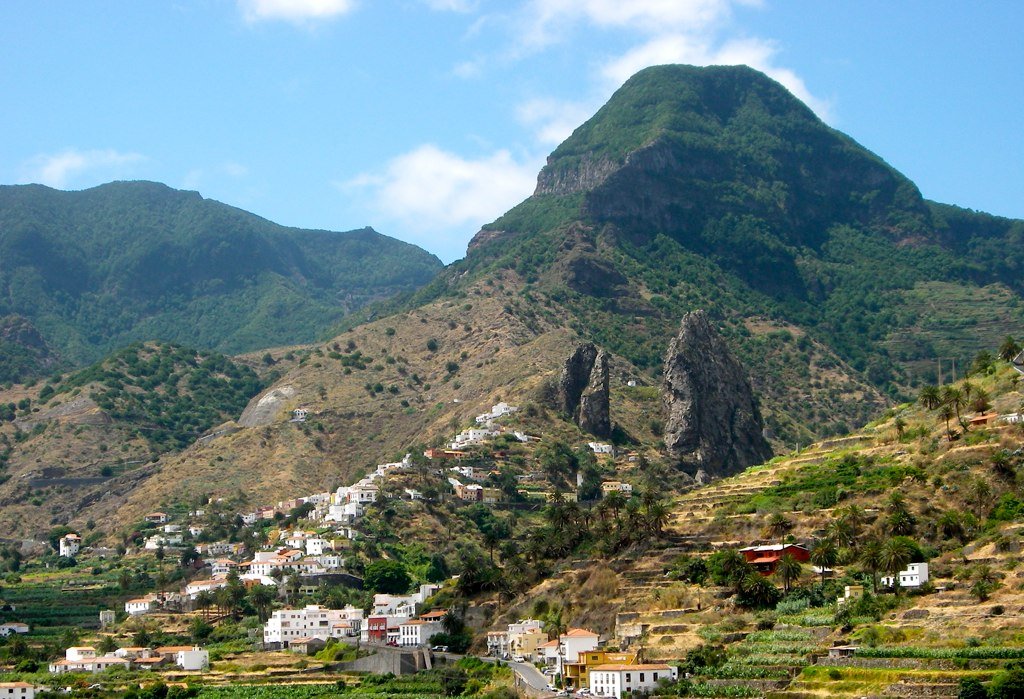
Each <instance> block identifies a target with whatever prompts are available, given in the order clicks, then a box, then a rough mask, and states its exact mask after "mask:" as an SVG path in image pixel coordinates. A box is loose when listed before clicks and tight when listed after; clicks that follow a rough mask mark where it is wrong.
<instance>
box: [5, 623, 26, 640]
mask: <svg viewBox="0 0 1024 699" xmlns="http://www.w3.org/2000/svg"><path fill="white" fill-rule="evenodd" d="M28 631H29V627H28V624H24V623H22V622H20V621H8V622H5V623H3V624H0V636H4V637H7V636H10V635H12V634H16V633H28Z"/></svg>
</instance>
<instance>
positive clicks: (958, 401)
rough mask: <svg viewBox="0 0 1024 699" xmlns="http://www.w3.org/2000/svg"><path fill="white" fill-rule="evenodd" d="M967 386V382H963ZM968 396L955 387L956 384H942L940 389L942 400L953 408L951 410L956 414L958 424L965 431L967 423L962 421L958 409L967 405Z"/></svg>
mask: <svg viewBox="0 0 1024 699" xmlns="http://www.w3.org/2000/svg"><path fill="white" fill-rule="evenodd" d="M964 383H965V384H966V385H967V386H970V384H969V383H967V382H964ZM967 401H968V397H967V394H966V393H965V392H964V391H963V390H961V389H959V388H957V387H956V386H944V387H943V389H942V402H943V403H945V404H946V405H948V406H949V407H951V408H953V412H954V413H955V414H956V421H957V422H959V423H960V426H961V427H962V428H964V431H965V432H966V431H967V425H966V424H965V423H964V419H963V416H961V414H960V410H961V409H963V408H965V407H967Z"/></svg>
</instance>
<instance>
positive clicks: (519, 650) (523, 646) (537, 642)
mask: <svg viewBox="0 0 1024 699" xmlns="http://www.w3.org/2000/svg"><path fill="white" fill-rule="evenodd" d="M547 641H548V635H547V634H546V633H544V632H543V631H541V630H540V629H527V630H525V631H523V632H522V633H517V634H512V633H510V634H509V645H510V646H511V647H512V655H518V656H522V657H523V658H526V659H527V660H529V661H537V660H539V659H540V654H539V653H538V652H537V649H538V648H540V647H541V646H542V645H543V644H545V643H547Z"/></svg>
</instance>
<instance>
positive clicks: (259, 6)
mask: <svg viewBox="0 0 1024 699" xmlns="http://www.w3.org/2000/svg"><path fill="white" fill-rule="evenodd" d="M238 8H239V9H240V10H241V11H242V16H243V17H245V20H246V21H247V22H261V21H274V20H283V21H285V22H292V23H293V24H305V23H308V22H312V21H317V20H326V19H333V18H335V17H340V16H341V15H345V14H348V13H349V12H351V11H352V10H353V9H355V2H354V0H238Z"/></svg>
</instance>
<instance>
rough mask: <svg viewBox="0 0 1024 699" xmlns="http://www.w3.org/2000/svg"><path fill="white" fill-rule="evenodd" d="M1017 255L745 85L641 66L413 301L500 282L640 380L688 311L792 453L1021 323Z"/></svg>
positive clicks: (727, 70) (1014, 247)
mask: <svg viewBox="0 0 1024 699" xmlns="http://www.w3.org/2000/svg"><path fill="white" fill-rule="evenodd" d="M1022 252H1024V222H1022V221H1019V220H1009V219H1002V218H998V217H994V216H988V215H985V214H978V213H975V212H972V211H968V210H964V209H958V208H956V207H952V206H947V205H941V204H936V203H933V202H929V201H926V200H925V199H923V198H922V196H921V194H920V192H919V191H918V189H917V188H916V187H915V186H914V184H913V183H912V182H910V181H909V180H908V179H907V178H906V177H904V176H903V175H901V174H900V173H899V172H897V171H896V170H894V169H893V168H892V167H890V166H889V165H888V164H886V163H885V161H883V160H882V159H881V158H879V157H878V156H877V155H875V154H873V153H871V152H870V151H868V150H867V149H865V148H863V147H862V146H860V145H859V144H857V143H856V142H855V141H853V140H852V139H851V138H849V137H848V136H846V135H844V134H842V133H840V132H838V131H836V130H834V129H832V128H830V127H828V126H827V125H826V124H824V123H823V122H822V121H821V120H820V119H818V118H817V117H816V116H815V115H814V113H813V112H812V111H811V110H810V109H808V108H807V107H806V106H805V105H803V104H802V103H801V102H800V101H799V100H797V99H796V98H795V97H793V96H792V95H791V94H790V93H789V92H788V91H787V90H786V89H785V88H783V87H782V86H781V85H779V84H778V83H776V82H774V81H772V80H771V79H769V78H767V77H766V76H764V75H763V74H761V73H759V72H757V71H755V70H752V69H750V68H747V67H743V66H738V67H722V66H716V67H709V68H695V67H691V66H678V65H673V66H658V67H653V68H648V69H645V70H643V71H641V72H640V73H638V74H637V75H635V76H634V77H632V78H630V79H629V80H628V81H627V82H626V83H625V84H624V85H623V86H622V87H621V88H620V89H619V90H618V91H617V92H616V93H615V94H614V95H613V96H612V98H611V99H610V100H609V101H608V103H607V104H606V105H605V106H604V107H602V108H601V109H600V110H599V111H598V112H597V113H596V114H595V115H594V116H593V117H592V118H591V119H590V120H588V121H587V122H586V123H585V124H583V125H582V126H580V127H579V128H578V129H576V131H575V132H574V133H573V134H572V135H571V136H570V137H569V138H568V139H567V140H566V141H565V142H564V143H562V144H561V145H560V146H558V148H557V149H555V151H554V152H553V153H552V154H551V156H550V157H549V158H548V161H547V164H546V165H545V166H544V168H543V170H542V171H541V172H540V175H539V176H538V179H537V188H536V191H535V192H534V194H533V196H531V197H530V198H528V199H527V200H525V201H524V202H522V203H521V204H519V205H518V206H516V207H514V208H513V209H512V210H510V211H509V212H508V213H506V214H505V215H504V216H502V217H500V218H499V219H498V220H496V221H495V222H494V223H492V224H489V225H487V226H484V227H483V229H482V230H481V231H480V232H479V233H478V234H477V235H476V237H475V238H474V239H473V241H472V242H471V243H470V246H469V251H468V254H467V256H466V258H465V259H464V260H462V261H460V262H458V263H456V264H454V265H452V266H451V267H449V268H448V269H447V270H446V271H445V272H444V273H443V274H442V275H440V276H439V277H438V278H437V279H436V280H435V281H434V282H433V283H432V284H430V285H428V287H426V288H425V289H423V290H421V291H420V292H419V293H418V294H417V295H416V296H415V297H414V301H413V304H415V303H419V302H423V301H425V300H428V299H432V298H440V297H444V296H450V295H453V294H458V293H459V292H460V290H461V289H464V288H466V287H467V286H469V285H471V284H473V283H474V282H475V281H477V280H480V279H484V278H486V277H488V276H490V275H493V274H494V273H495V272H496V271H497V270H508V271H510V272H514V273H516V274H517V275H518V276H519V277H520V278H522V279H523V280H524V282H525V283H526V289H525V290H524V296H523V299H522V305H521V307H520V308H521V311H522V313H524V314H526V315H527V316H530V315H533V316H540V315H547V316H552V317H557V318H558V322H564V323H565V324H566V325H568V326H570V327H571V328H573V329H574V330H575V331H576V332H577V333H579V334H580V335H581V336H584V337H586V338H588V339H590V340H592V341H594V342H596V343H597V344H598V345H601V346H602V347H604V348H606V349H608V350H610V351H613V352H615V353H617V354H619V355H620V356H622V357H624V358H626V359H628V360H630V361H632V362H633V363H635V364H636V365H637V366H638V367H640V368H642V369H645V370H648V371H649V372H651V374H652V377H653V376H654V374H655V372H656V371H657V370H658V369H659V368H660V359H661V356H662V354H663V352H664V348H665V346H666V345H667V343H668V340H669V338H671V337H672V335H673V333H674V330H675V327H676V325H677V324H678V322H679V319H680V318H681V317H682V316H683V314H684V313H686V312H688V311H690V310H693V309H696V308H703V309H706V310H707V311H708V313H709V315H710V317H711V318H712V319H714V320H715V321H716V322H718V323H720V324H721V325H722V326H723V327H722V331H723V332H724V333H725V335H726V337H727V338H728V340H729V341H730V342H731V343H732V345H733V346H734V348H735V349H736V350H737V351H738V353H739V354H740V356H741V357H742V358H743V359H744V361H745V363H746V364H747V365H748V368H749V369H750V371H751V374H752V375H753V381H754V384H755V389H757V391H758V392H759V393H760V394H761V396H762V399H763V403H765V404H766V405H767V406H768V408H767V415H766V419H767V421H768V423H769V425H770V426H771V427H772V428H773V430H774V431H775V432H776V434H777V435H778V436H779V437H780V438H781V439H783V440H785V441H789V442H793V441H802V440H806V439H809V438H811V437H813V436H820V435H825V434H830V433H838V432H844V431H846V430H847V429H849V428H850V427H851V426H853V425H857V424H863V423H864V422H865V421H866V420H867V419H868V418H869V417H870V416H871V415H872V414H873V413H875V412H876V411H877V410H878V409H879V408H880V407H881V406H882V405H884V404H885V402H886V401H888V400H892V399H894V398H899V397H901V396H904V395H906V393H907V390H908V387H912V386H915V385H918V384H920V383H922V382H934V381H935V380H936V379H937V376H936V358H945V361H946V364H947V366H948V364H949V359H951V358H955V359H957V360H959V361H960V363H961V366H964V365H965V364H966V363H969V361H970V360H971V358H972V357H973V356H974V354H975V353H976V352H977V351H979V350H981V349H983V348H988V347H992V346H996V345H997V344H998V341H999V339H1001V337H1002V336H1003V335H1005V334H1007V333H1009V332H1013V331H1015V330H1016V329H1017V328H1019V327H1020V326H1021V325H1022V323H1024V311H1022V306H1021V292H1022V291H1024V286H1022V284H1021V277H1020V275H1019V260H1020V258H1021V253H1022ZM947 371H948V369H947Z"/></svg>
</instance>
